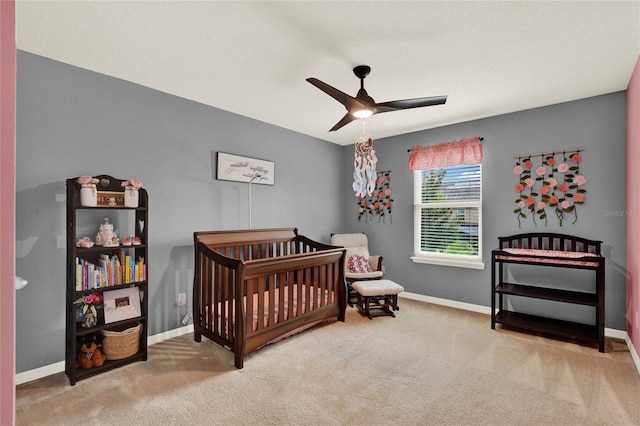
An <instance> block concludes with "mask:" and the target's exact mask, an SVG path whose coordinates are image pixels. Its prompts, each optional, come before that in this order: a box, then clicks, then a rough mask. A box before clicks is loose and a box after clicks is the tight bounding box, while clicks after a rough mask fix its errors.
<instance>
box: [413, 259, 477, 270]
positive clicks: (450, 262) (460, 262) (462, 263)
mask: <svg viewBox="0 0 640 426" xmlns="http://www.w3.org/2000/svg"><path fill="white" fill-rule="evenodd" d="M411 261H412V262H413V263H427V264H430V265H441V266H454V267H457V268H470V269H484V262H483V261H481V260H467V259H442V258H436V257H422V256H411Z"/></svg>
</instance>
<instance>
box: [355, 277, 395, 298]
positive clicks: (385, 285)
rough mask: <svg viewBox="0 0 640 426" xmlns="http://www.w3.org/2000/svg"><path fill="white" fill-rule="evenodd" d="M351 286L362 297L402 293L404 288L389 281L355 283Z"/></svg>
mask: <svg viewBox="0 0 640 426" xmlns="http://www.w3.org/2000/svg"><path fill="white" fill-rule="evenodd" d="M352 286H353V289H354V290H355V291H357V292H358V293H360V294H361V295H363V296H384V295H387V294H398V293H402V292H403V291H404V287H402V286H401V285H400V284H398V283H395V282H393V281H391V280H374V281H356V282H354V283H353V284H352Z"/></svg>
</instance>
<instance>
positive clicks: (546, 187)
mask: <svg viewBox="0 0 640 426" xmlns="http://www.w3.org/2000/svg"><path fill="white" fill-rule="evenodd" d="M549 191H550V189H549V187H548V186H547V185H544V186H542V187H541V188H540V193H541V194H542V195H547V194H548V193H549Z"/></svg>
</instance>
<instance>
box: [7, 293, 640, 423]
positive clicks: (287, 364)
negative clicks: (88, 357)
mask: <svg viewBox="0 0 640 426" xmlns="http://www.w3.org/2000/svg"><path fill="white" fill-rule="evenodd" d="M400 307H401V309H400V311H399V312H398V313H397V318H391V317H381V318H374V319H373V320H369V319H367V318H363V317H361V316H360V315H359V314H358V313H357V312H356V311H355V310H354V309H352V308H348V310H347V321H346V322H345V323H334V324H330V325H326V326H322V327H316V328H314V329H311V330H308V331H306V332H304V333H302V334H299V335H297V336H294V337H291V338H289V339H286V340H284V341H281V342H278V343H276V344H273V345H269V346H267V347H265V348H263V349H261V350H259V351H258V352H255V353H254V354H252V355H250V356H249V357H248V358H246V359H245V364H244V365H245V367H244V369H242V370H236V369H235V368H234V367H233V355H232V354H231V352H229V351H227V350H225V349H223V348H221V347H219V346H218V345H215V344H213V343H211V342H203V343H195V342H194V341H193V337H192V336H191V335H187V336H183V337H179V338H174V339H171V340H167V341H165V342H162V343H159V344H156V345H153V346H151V347H150V352H149V360H148V361H147V362H138V363H134V364H131V365H129V366H126V367H123V368H121V369H118V370H114V371H111V372H108V373H105V374H102V375H99V376H96V377H94V378H91V379H87V380H83V381H80V382H78V383H77V384H76V385H75V386H73V387H72V386H70V385H69V382H68V380H67V378H66V376H64V374H56V375H53V376H50V377H47V378H44V379H40V380H37V381H34V382H31V383H27V384H24V385H20V386H18V388H17V391H16V392H17V401H16V405H17V413H16V421H17V424H18V425H98V424H100V425H158V424H170V425H228V424H231V425H267V424H271V425H392V424H403V425H534V424H537V425H562V424H565V425H587V424H612V425H631V424H640V375H638V372H637V370H636V368H635V366H634V365H633V362H632V359H631V355H630V354H629V352H628V349H627V347H626V345H625V344H624V342H621V341H617V340H612V339H607V353H604V354H602V353H599V352H598V350H597V349H594V348H590V347H583V346H579V345H576V344H572V343H565V342H559V341H556V340H550V339H544V338H541V337H536V336H529V335H525V334H522V333H516V332H512V331H507V330H504V329H500V330H495V331H494V330H491V327H490V318H489V317H488V316H486V315H482V314H476V313H471V312H466V311H460V310H456V309H451V308H446V307H441V306H436V305H430V304H426V303H421V302H416V301H411V300H407V299H401V300H400Z"/></svg>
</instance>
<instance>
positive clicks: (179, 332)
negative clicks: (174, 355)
mask: <svg viewBox="0 0 640 426" xmlns="http://www.w3.org/2000/svg"><path fill="white" fill-rule="evenodd" d="M399 297H400V298H403V297H404V298H407V299H411V300H417V301H419V302H427V303H432V304H434V305H441V306H448V307H450V308H456V309H462V310H465V311H471V312H477V313H480V314H485V315H491V308H490V307H487V306H482V305H474V304H472V303H466V302H458V301H455V300H449V299H441V298H439V297H432V296H425V295H422V294H417V293H410V292H406V291H405V292H402V293H400V295H399ZM189 333H193V324H189V325H186V326H184V327H180V328H174V329H173V330H169V331H165V332H163V333H159V334H154V335H153V336H149V338H148V340H147V344H148V345H149V346H151V345H155V344H156V343H160V342H162V341H164V340H167V339H172V338H174V337H178V336H183V335H185V334H189ZM604 334H605V336H607V337H613V338H615V339H621V340H624V341H625V342H626V343H627V347H628V348H629V352H630V353H631V358H632V359H633V363H634V364H635V366H636V369H637V370H638V374H640V357H638V353H637V352H636V350H635V348H634V347H633V344H632V343H631V339H630V338H629V335H628V334H627V332H626V331H624V330H616V329H613V328H605V329H604ZM63 371H64V361H60V362H56V363H54V364H50V365H45V366H44V367H39V368H34V369H33V370H29V371H25V372H22V373H18V374H16V377H15V379H16V385H21V384H23V383H27V382H31V381H33V380H37V379H41V378H43V377H47V376H50V375H52V374H57V373H62V372H63Z"/></svg>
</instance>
